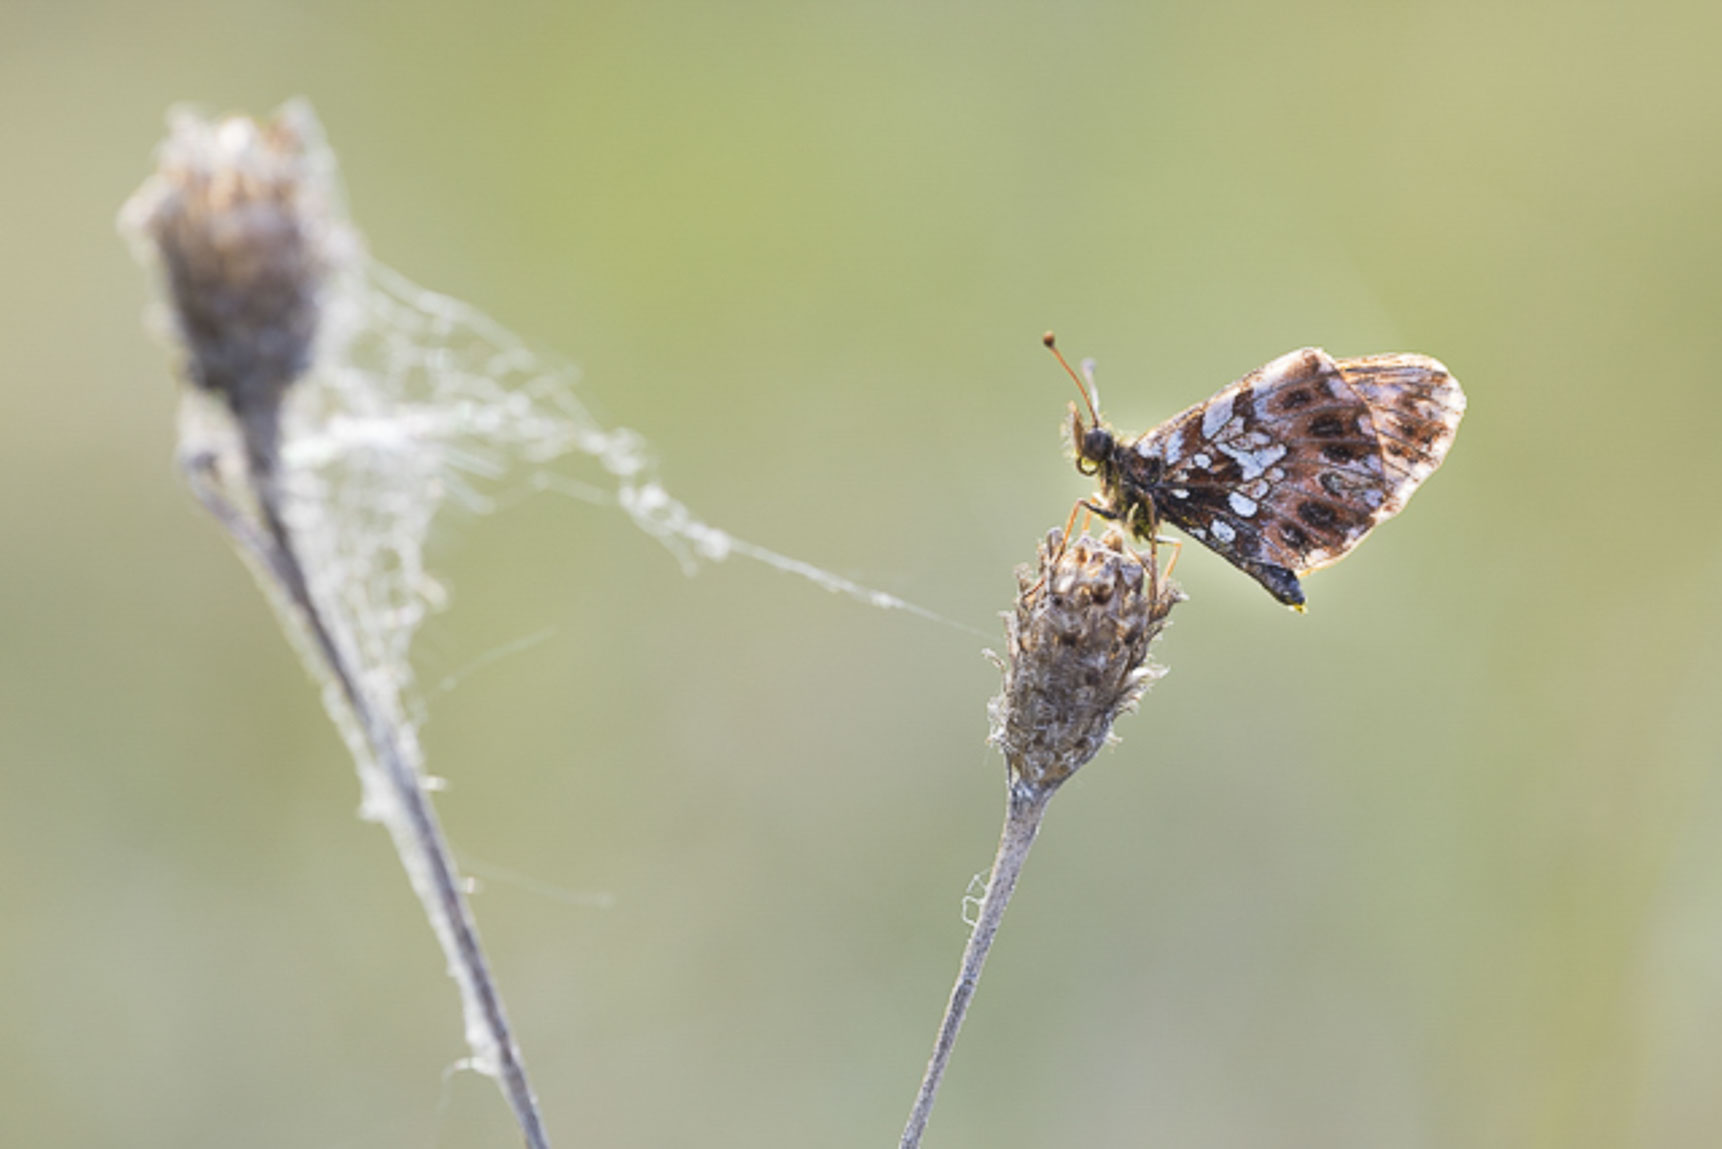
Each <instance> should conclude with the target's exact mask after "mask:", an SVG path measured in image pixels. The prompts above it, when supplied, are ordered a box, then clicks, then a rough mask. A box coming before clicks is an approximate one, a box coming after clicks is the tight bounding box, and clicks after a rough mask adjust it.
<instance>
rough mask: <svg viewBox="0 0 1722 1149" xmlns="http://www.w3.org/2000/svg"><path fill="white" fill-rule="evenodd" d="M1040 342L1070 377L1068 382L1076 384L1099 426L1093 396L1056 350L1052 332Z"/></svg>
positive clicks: (1089, 411) (1098, 415) (1089, 412)
mask: <svg viewBox="0 0 1722 1149" xmlns="http://www.w3.org/2000/svg"><path fill="white" fill-rule="evenodd" d="M1040 341H1041V342H1042V343H1044V344H1046V349H1047V350H1048V351H1050V352H1052V356H1053V358H1054V359H1057V360H1058V365H1059V366H1060V367H1062V368H1064V373H1065V374H1066V375H1068V376H1070V381H1071V382H1072V383H1075V384H1076V389H1077V390H1078V391H1080V392H1082V401H1083V403H1085V404H1087V406H1088V414H1089V415H1090V416H1091V417H1092V418H1093V419H1094V423H1095V426H1099V425H1100V412H1099V411H1097V410H1096V409H1095V407H1094V396H1093V395H1092V394H1090V393H1089V390H1088V384H1086V383H1084V382H1083V381H1082V376H1080V375H1078V374H1077V373H1076V371H1075V369H1074V368H1072V367H1071V365H1070V364H1069V363H1068V362H1067V361H1066V360H1065V358H1064V352H1062V351H1060V350H1059V349H1058V340H1057V339H1055V338H1053V335H1052V332H1050V331H1048V332H1047V333H1046V334H1045V335H1042V336H1041V337H1040Z"/></svg>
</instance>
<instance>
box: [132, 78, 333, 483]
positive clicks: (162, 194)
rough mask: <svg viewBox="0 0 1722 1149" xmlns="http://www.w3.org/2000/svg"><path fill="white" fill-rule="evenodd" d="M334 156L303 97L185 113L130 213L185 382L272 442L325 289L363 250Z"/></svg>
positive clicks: (174, 122)
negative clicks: (229, 114) (242, 110)
mask: <svg viewBox="0 0 1722 1149" xmlns="http://www.w3.org/2000/svg"><path fill="white" fill-rule="evenodd" d="M324 154H326V151H325V149H323V148H322V147H321V132H320V129H319V127H318V124H317V121H316V118H315V117H314V116H313V115H312V114H311V111H310V109H309V107H308V106H306V105H304V104H289V105H287V106H286V107H285V108H283V109H282V110H281V111H280V112H279V113H278V114H277V116H276V118H275V119H274V120H272V121H269V122H267V123H261V124H260V123H257V122H256V121H253V120H250V119H246V118H243V117H233V118H230V119H226V120H221V121H210V120H206V119H203V118H201V117H199V116H197V115H195V114H193V113H190V112H183V111H182V112H177V113H176V114H175V115H174V116H173V117H172V118H171V120H170V132H169V135H168V138H167V140H166V141H165V142H163V144H162V145H161V148H160V151H159V154H158V157H157V160H158V166H157V170H156V174H155V175H153V176H151V177H150V178H149V179H148V180H147V181H146V182H145V183H144V185H143V186H142V187H141V188H139V189H138V190H137V192H136V193H135V194H133V196H132V198H131V199H130V200H129V201H127V203H126V205H125V207H124V208H123V209H122V211H121V213H120V230H121V231H122V232H123V233H124V234H126V236H127V238H128V239H130V240H131V241H132V244H133V247H134V249H135V250H136V251H137V252H138V254H139V257H140V259H142V260H143V262H144V263H146V264H148V265H150V266H152V267H154V268H156V269H157V270H158V271H159V274H160V276H161V279H162V282H163V285H164V287H165V288H166V294H167V296H168V299H167V303H168V311H169V320H170V323H169V326H170V328H171V330H172V333H173V335H174V336H175V337H176V339H177V341H178V343H179V344H180V347H181V349H182V352H183V354H184V365H183V370H184V373H185V376H186V378H187V380H188V381H189V382H191V383H192V384H194V385H195V386H197V387H199V388H202V389H204V390H206V391H209V392H212V393H215V394H217V395H220V396H221V397H222V398H223V399H224V400H225V401H226V402H227V405H228V406H229V407H230V408H231V409H232V411H233V413H234V414H235V416H237V417H238V419H239V421H240V423H241V424H242V425H244V426H245V428H246V431H247V435H248V437H249V438H252V441H253V445H254V446H264V447H266V448H267V449H270V450H272V449H273V447H274V442H273V438H274V435H275V428H276V426H277V419H278V413H279V408H280V402H281V397H282V396H283V394H284V393H285V392H286V390H287V388H288V387H289V386H290V385H291V384H292V383H293V381H294V380H295V379H297V378H298V377H299V376H300V375H302V374H303V373H304V372H305V370H306V368H307V367H309V366H310V363H311V358H312V352H313V349H314V345H315V342H316V338H317V332H318V328H319V325H320V323H319V321H320V313H321V309H322V300H321V295H322V289H323V285H324V283H325V281H326V279H327V278H328V275H329V272H330V270H331V268H332V267H333V265H334V263H335V262H336V261H337V260H338V259H340V258H341V257H342V256H343V255H345V254H346V253H347V252H348V251H350V250H354V249H355V248H356V243H355V241H354V240H353V239H352V238H351V235H350V233H349V232H348V231H347V229H346V228H345V225H343V224H340V223H339V222H337V221H338V220H340V219H341V218H342V217H341V215H340V212H339V210H338V203H337V202H336V201H337V197H338V193H337V192H336V190H335V187H334V179H333V173H332V171H330V170H328V169H327V167H326V165H324V164H323V163H322V162H321V161H320V159H319V157H321V156H323V155H324ZM260 435H261V436H262V438H263V439H264V440H267V441H266V442H262V441H260V440H259V438H258V436H260Z"/></svg>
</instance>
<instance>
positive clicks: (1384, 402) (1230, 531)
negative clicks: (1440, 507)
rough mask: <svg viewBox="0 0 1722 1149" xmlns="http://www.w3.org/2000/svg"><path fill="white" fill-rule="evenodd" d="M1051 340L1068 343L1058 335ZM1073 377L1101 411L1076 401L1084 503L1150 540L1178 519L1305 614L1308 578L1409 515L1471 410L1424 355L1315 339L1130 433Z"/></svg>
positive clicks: (1453, 381) (1089, 401)
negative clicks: (1084, 409) (1325, 345)
mask: <svg viewBox="0 0 1722 1149" xmlns="http://www.w3.org/2000/svg"><path fill="white" fill-rule="evenodd" d="M1045 342H1046V345H1047V346H1048V347H1049V348H1052V350H1053V353H1054V354H1057V353H1058V349H1057V347H1056V346H1055V345H1054V342H1053V338H1052V336H1051V334H1050V333H1049V334H1048V335H1047V336H1046V339H1045ZM1063 358H1064V357H1063V356H1062V355H1060V356H1059V360H1060V362H1063ZM1065 369H1066V370H1069V364H1066V365H1065ZM1071 377H1072V378H1074V379H1076V381H1077V386H1078V387H1080V388H1082V393H1083V398H1084V400H1086V401H1087V404H1088V413H1089V415H1090V416H1091V417H1092V419H1093V422H1092V423H1084V422H1083V419H1082V414H1081V412H1080V411H1079V410H1078V409H1077V408H1076V406H1075V405H1074V404H1072V405H1071V427H1072V437H1073V441H1074V444H1075V448H1076V467H1077V470H1079V471H1081V472H1082V473H1083V474H1085V475H1093V476H1095V477H1096V479H1097V480H1098V481H1099V483H1100V491H1099V493H1098V495H1097V496H1096V497H1095V498H1094V499H1093V500H1092V501H1088V502H1085V503H1083V504H1082V505H1083V506H1085V507H1087V508H1088V509H1089V510H1091V511H1093V512H1094V513H1096V514H1098V515H1101V516H1102V517H1104V518H1107V519H1113V520H1116V521H1118V522H1121V523H1123V524H1124V525H1125V526H1126V527H1127V528H1128V529H1129V530H1130V531H1131V532H1132V533H1134V534H1135V535H1136V536H1137V537H1138V538H1141V539H1147V540H1152V539H1153V538H1154V536H1155V532H1156V531H1157V530H1158V529H1159V526H1160V524H1161V523H1162V522H1167V523H1171V524H1172V525H1173V526H1175V527H1177V528H1179V529H1180V530H1182V531H1183V532H1184V533H1185V534H1188V535H1189V536H1190V537H1191V538H1193V539H1195V540H1197V541H1198V542H1200V543H1202V544H1204V545H1205V546H1207V547H1208V548H1209V549H1211V550H1213V551H1214V552H1215V553H1216V554H1218V555H1219V556H1220V557H1221V558H1224V559H1225V560H1226V561H1227V562H1229V563H1231V564H1232V565H1233V566H1235V567H1237V568H1238V569H1239V570H1241V571H1243V572H1244V573H1245V574H1247V575H1249V576H1250V577H1251V578H1254V579H1255V580H1256V581H1257V582H1259V583H1261V584H1262V586H1263V587H1265V588H1266V589H1267V592H1268V593H1269V594H1271V595H1273V596H1274V598H1276V599H1278V600H1279V601H1280V602H1282V603H1285V604H1286V605H1287V606H1291V607H1296V608H1298V609H1300V610H1301V609H1302V608H1303V602H1304V595H1303V587H1302V586H1301V584H1300V583H1299V582H1298V579H1299V578H1300V577H1301V576H1303V575H1306V574H1308V573H1309V572H1310V571H1314V570H1320V569H1321V568H1322V567H1325V566H1331V565H1332V564H1334V563H1336V562H1338V561H1339V560H1340V559H1342V558H1344V557H1345V555H1346V554H1347V553H1349V552H1350V551H1351V549H1352V548H1353V547H1355V546H1356V545H1357V544H1358V543H1360V542H1362V541H1363V538H1364V536H1365V535H1367V534H1368V533H1369V532H1370V531H1371V530H1372V529H1373V528H1374V527H1375V526H1376V524H1378V523H1381V522H1383V521H1385V520H1387V519H1390V518H1392V517H1393V516H1394V515H1396V514H1398V513H1399V512H1400V510H1401V509H1403V508H1404V506H1405V503H1406V500H1408V499H1409V498H1410V497H1411V494H1412V492H1413V491H1415V490H1416V489H1417V488H1418V486H1419V485H1421V484H1422V482H1423V480H1425V479H1427V478H1428V477H1429V476H1430V475H1431V474H1433V473H1434V472H1435V468H1437V467H1439V466H1440V465H1441V461H1442V460H1443V459H1444V458H1446V456H1447V449H1448V447H1450V446H1452V444H1453V435H1454V433H1455V432H1456V431H1457V430H1458V428H1459V419H1460V417H1461V416H1463V415H1464V413H1465V393H1464V392H1463V391H1461V390H1460V389H1459V382H1458V380H1456V379H1454V378H1453V376H1452V375H1451V374H1449V373H1448V371H1447V368H1445V367H1444V366H1442V365H1441V364H1440V363H1439V362H1437V361H1436V360H1434V359H1431V358H1429V357H1428V356H1426V355H1369V356H1365V357H1363V358H1361V359H1335V358H1333V357H1332V356H1330V355H1329V354H1328V353H1327V352H1325V351H1322V350H1321V349H1320V348H1316V347H1305V348H1303V349H1302V350H1299V351H1292V352H1289V353H1287V354H1285V355H1282V356H1280V357H1279V358H1278V359H1275V360H1274V361H1273V362H1271V363H1269V364H1267V365H1265V366H1263V367H1258V368H1257V369H1256V370H1254V371H1252V372H1250V373H1249V374H1248V375H1245V376H1244V377H1243V378H1242V379H1239V380H1238V381H1237V382H1235V383H1233V384H1231V385H1230V386H1229V387H1226V388H1224V389H1223V390H1221V391H1220V392H1219V393H1218V394H1216V395H1215V396H1214V397H1213V398H1211V399H1208V400H1206V401H1204V402H1201V403H1198V404H1196V405H1195V406H1194V407H1191V408H1190V409H1189V410H1187V411H1184V412H1182V413H1181V414H1178V415H1174V416H1173V417H1172V418H1170V419H1168V420H1166V421H1165V422H1164V423H1162V424H1160V425H1159V426H1158V427H1155V428H1154V429H1153V430H1151V431H1148V432H1147V433H1145V434H1143V435H1139V436H1137V437H1136V438H1134V439H1120V438H1119V436H1118V435H1117V433H1116V432H1114V431H1113V430H1112V428H1110V427H1108V426H1106V425H1105V424H1104V423H1103V422H1101V420H1100V415H1099V412H1098V411H1097V410H1096V409H1095V406H1094V402H1093V399H1092V398H1090V396H1089V391H1088V388H1087V387H1084V386H1083V381H1082V379H1081V378H1079V377H1077V375H1076V373H1075V372H1074V371H1072V372H1071Z"/></svg>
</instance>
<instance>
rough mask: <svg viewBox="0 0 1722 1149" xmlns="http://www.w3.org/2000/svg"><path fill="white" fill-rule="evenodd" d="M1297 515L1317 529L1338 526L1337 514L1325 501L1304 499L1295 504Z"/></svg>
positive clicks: (1324, 529) (1332, 528)
mask: <svg viewBox="0 0 1722 1149" xmlns="http://www.w3.org/2000/svg"><path fill="white" fill-rule="evenodd" d="M1297 517H1298V518H1300V519H1302V520H1303V521H1304V522H1306V523H1308V524H1309V525H1310V526H1312V527H1314V528H1315V529H1316V530H1318V531H1331V530H1335V529H1337V528H1338V526H1339V516H1338V515H1336V514H1334V512H1333V508H1332V507H1330V506H1328V505H1327V504H1326V503H1318V502H1316V501H1314V500H1313V499H1305V500H1304V501H1303V502H1301V503H1299V504H1298V505H1297Z"/></svg>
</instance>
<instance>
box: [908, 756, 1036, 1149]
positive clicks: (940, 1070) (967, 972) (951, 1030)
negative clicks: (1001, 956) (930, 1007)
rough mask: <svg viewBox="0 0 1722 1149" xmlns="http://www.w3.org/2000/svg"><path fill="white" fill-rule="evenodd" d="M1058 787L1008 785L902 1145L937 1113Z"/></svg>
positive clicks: (916, 1137) (913, 1143)
mask: <svg viewBox="0 0 1722 1149" xmlns="http://www.w3.org/2000/svg"><path fill="white" fill-rule="evenodd" d="M1055 790H1056V787H1044V786H1036V785H1032V784H1027V783H1021V782H1012V783H1010V785H1009V789H1008V797H1007V799H1006V802H1005V817H1004V828H1003V829H1002V830H1001V831H1000V832H999V849H998V855H997V856H996V857H995V858H994V859H993V869H992V873H991V874H990V875H989V876H988V877H987V892H986V895H985V896H984V897H983V898H982V899H981V906H980V911H979V913H977V914H976V916H975V928H974V930H973V932H971V933H970V934H969V944H968V945H967V946H965V947H964V949H963V961H962V965H961V966H960V967H959V969H958V971H957V982H956V985H954V986H952V987H951V1000H950V1002H949V1003H948V1004H947V1005H946V1006H945V1016H944V1020H943V1021H941V1022H940V1023H939V1036H938V1039H937V1040H936V1041H934V1043H933V1056H932V1057H931V1058H930V1059H929V1060H928V1062H927V1075H926V1076H925V1077H924V1078H922V1080H921V1091H920V1093H918V1094H917V1095H916V1096H915V1107H914V1108H913V1109H912V1110H910V1111H909V1124H908V1125H907V1126H906V1127H905V1128H904V1129H903V1140H902V1141H901V1143H900V1149H916V1147H917V1146H919V1145H920V1144H921V1135H922V1134H923V1133H925V1132H926V1129H927V1120H928V1118H930V1117H931V1116H932V1115H933V1100H934V1098H935V1097H936V1096H937V1094H938V1092H939V1082H940V1081H942V1080H943V1079H944V1076H945V1067H946V1065H947V1064H949V1062H950V1060H951V1051H952V1049H954V1048H955V1047H956V1044H957V1031H958V1030H960V1029H962V1027H963V1018H964V1016H965V1015H967V1013H968V1012H969V1003H970V1001H971V1000H973V998H974V995H975V987H976V986H977V985H978V984H979V983H980V980H981V969H982V967H983V966H985V965H986V962H987V953H988V952H989V951H990V950H991V949H992V947H993V939H994V938H995V937H997V936H998V932H999V923H1000V922H1002V921H1003V920H1004V912H1005V908H1006V907H1007V906H1009V905H1010V899H1011V895H1012V894H1013V893H1015V892H1016V882H1017V878H1018V877H1019V876H1021V874H1022V867H1023V863H1024V862H1026V861H1027V860H1028V852H1029V849H1030V848H1031V847H1033V845H1034V838H1035V835H1036V834H1038V833H1039V832H1040V823H1041V819H1042V818H1043V817H1044V816H1045V814H1046V805H1047V802H1048V801H1050V800H1051V798H1052V795H1053V793H1054V792H1055Z"/></svg>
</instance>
